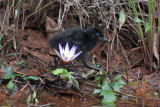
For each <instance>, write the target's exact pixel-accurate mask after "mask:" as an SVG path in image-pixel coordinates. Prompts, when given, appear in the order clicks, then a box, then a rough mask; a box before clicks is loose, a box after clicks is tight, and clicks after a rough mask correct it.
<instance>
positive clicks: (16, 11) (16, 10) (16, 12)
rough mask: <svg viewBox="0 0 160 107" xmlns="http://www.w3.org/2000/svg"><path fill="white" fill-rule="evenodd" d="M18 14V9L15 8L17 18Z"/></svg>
mask: <svg viewBox="0 0 160 107" xmlns="http://www.w3.org/2000/svg"><path fill="white" fill-rule="evenodd" d="M17 15H18V9H15V15H14V16H15V19H16V18H17Z"/></svg>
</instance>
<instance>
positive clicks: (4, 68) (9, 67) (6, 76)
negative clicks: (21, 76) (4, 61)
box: [1, 65, 14, 79]
mask: <svg viewBox="0 0 160 107" xmlns="http://www.w3.org/2000/svg"><path fill="white" fill-rule="evenodd" d="M1 66H2V69H3V70H4V71H6V72H7V73H6V74H5V75H4V77H3V78H4V79H11V78H13V77H14V75H13V74H14V73H13V72H12V71H13V67H12V66H11V65H9V66H8V67H4V66H3V65H1Z"/></svg>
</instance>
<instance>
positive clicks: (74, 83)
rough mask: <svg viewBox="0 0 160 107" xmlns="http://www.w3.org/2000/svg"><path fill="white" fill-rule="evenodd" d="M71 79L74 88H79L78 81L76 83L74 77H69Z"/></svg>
mask: <svg viewBox="0 0 160 107" xmlns="http://www.w3.org/2000/svg"><path fill="white" fill-rule="evenodd" d="M71 80H72V83H73V86H74V87H75V88H77V89H79V83H78V81H77V80H76V79H74V78H71Z"/></svg>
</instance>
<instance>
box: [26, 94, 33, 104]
mask: <svg viewBox="0 0 160 107" xmlns="http://www.w3.org/2000/svg"><path fill="white" fill-rule="evenodd" d="M31 98H32V96H31V94H30V95H29V96H28V98H27V100H26V102H27V103H30V102H31Z"/></svg>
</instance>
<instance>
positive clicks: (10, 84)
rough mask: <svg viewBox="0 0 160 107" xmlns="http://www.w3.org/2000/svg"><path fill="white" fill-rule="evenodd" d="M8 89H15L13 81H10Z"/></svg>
mask: <svg viewBox="0 0 160 107" xmlns="http://www.w3.org/2000/svg"><path fill="white" fill-rule="evenodd" d="M6 87H7V89H9V90H12V89H13V87H14V83H13V82H12V80H10V81H9V82H8V84H7V86H6Z"/></svg>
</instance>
